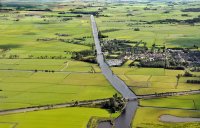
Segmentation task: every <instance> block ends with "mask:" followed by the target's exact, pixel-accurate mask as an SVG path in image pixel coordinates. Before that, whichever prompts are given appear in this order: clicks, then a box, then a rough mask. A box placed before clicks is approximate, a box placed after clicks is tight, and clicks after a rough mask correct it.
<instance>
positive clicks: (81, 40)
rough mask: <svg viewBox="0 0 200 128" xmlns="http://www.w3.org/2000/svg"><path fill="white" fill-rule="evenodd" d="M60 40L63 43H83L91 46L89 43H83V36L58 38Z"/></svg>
mask: <svg viewBox="0 0 200 128" xmlns="http://www.w3.org/2000/svg"><path fill="white" fill-rule="evenodd" d="M58 40H59V41H61V42H65V43H71V44H79V45H85V46H91V44H88V43H83V41H85V38H84V37H83V38H74V39H73V40H70V39H58Z"/></svg>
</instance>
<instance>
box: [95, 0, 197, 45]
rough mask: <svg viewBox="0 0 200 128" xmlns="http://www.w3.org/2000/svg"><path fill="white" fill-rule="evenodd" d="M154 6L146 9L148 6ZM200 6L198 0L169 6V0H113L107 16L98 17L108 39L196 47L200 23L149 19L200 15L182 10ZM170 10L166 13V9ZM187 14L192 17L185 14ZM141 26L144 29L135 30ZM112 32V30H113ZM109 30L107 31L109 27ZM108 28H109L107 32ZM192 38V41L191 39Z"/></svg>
mask: <svg viewBox="0 0 200 128" xmlns="http://www.w3.org/2000/svg"><path fill="white" fill-rule="evenodd" d="M145 7H146V8H150V9H151V10H144V8H145ZM190 7H192V8H198V7H199V4H198V3H189V4H177V5H174V6H171V7H170V6H168V5H167V4H166V3H164V2H163V3H162V2H157V3H156V2H155V3H152V4H149V5H148V4H140V3H138V4H130V3H124V4H110V5H109V6H107V9H106V10H104V11H103V13H102V14H103V15H105V17H99V18H98V19H97V21H98V25H99V29H100V30H101V31H103V34H105V35H107V36H108V39H124V40H132V41H140V40H142V41H144V42H146V43H147V46H149V47H151V46H152V44H154V43H156V44H157V45H163V44H164V43H165V44H166V46H167V47H192V46H193V45H194V44H195V45H198V46H200V44H199V40H200V38H199V36H198V33H200V31H199V25H198V24H197V25H196V26H191V25H188V24H170V23H169V24H148V23H146V22H151V21H156V20H164V19H178V20H185V19H192V18H194V17H198V12H182V11H181V10H182V9H185V8H190ZM166 11H167V12H169V13H165V12H166ZM182 14H187V15H188V17H184V16H182ZM134 28H139V29H140V31H134ZM113 29H114V31H111V32H109V31H108V30H113ZM106 30H107V31H108V32H107V31H106ZM104 31H106V32H104ZM188 42H190V43H188Z"/></svg>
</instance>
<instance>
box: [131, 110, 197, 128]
mask: <svg viewBox="0 0 200 128" xmlns="http://www.w3.org/2000/svg"><path fill="white" fill-rule="evenodd" d="M165 114H170V115H174V116H180V117H199V116H200V112H197V111H189V110H178V109H159V108H143V107H141V108H139V109H138V110H137V113H136V118H135V120H134V121H133V127H132V128H137V127H148V128H155V127H156V128H182V127H187V128H198V126H199V125H200V124H199V122H190V123H165V122H161V121H159V117H160V116H161V115H165Z"/></svg>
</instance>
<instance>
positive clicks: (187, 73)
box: [183, 71, 193, 77]
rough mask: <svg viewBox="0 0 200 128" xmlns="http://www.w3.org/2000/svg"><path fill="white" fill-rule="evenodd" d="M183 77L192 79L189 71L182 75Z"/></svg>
mask: <svg viewBox="0 0 200 128" xmlns="http://www.w3.org/2000/svg"><path fill="white" fill-rule="evenodd" d="M183 76H185V77H193V74H192V73H190V72H189V71H185V73H184V74H183Z"/></svg>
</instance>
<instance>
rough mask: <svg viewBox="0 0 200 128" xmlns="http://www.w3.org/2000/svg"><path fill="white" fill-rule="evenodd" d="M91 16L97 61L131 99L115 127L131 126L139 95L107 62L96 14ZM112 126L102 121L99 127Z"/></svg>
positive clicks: (127, 97) (110, 79)
mask: <svg viewBox="0 0 200 128" xmlns="http://www.w3.org/2000/svg"><path fill="white" fill-rule="evenodd" d="M90 18H91V25H92V33H93V38H94V42H95V46H96V51H97V62H98V64H99V67H100V68H101V71H102V73H103V75H104V76H105V77H106V79H107V80H108V81H109V82H110V83H111V84H112V86H113V87H114V88H115V89H116V90H117V91H118V92H120V93H121V94H122V96H123V97H124V98H126V99H128V100H129V101H128V103H127V105H126V107H125V109H124V111H123V112H122V113H121V115H120V116H119V117H118V118H116V119H115V121H114V126H115V128H130V127H131V122H132V120H133V118H134V115H135V112H136V110H137V106H138V102H137V101H136V100H133V99H137V96H136V95H135V94H134V93H133V92H132V91H131V90H130V89H129V88H128V87H127V85H126V84H125V83H124V81H122V80H121V79H120V78H119V77H117V76H116V75H115V74H113V72H112V70H111V69H110V67H109V66H108V64H107V63H106V62H105V58H104V56H103V54H102V51H101V45H100V41H99V38H98V29H97V25H96V22H95V19H94V16H93V15H91V17H90ZM111 127H112V126H111V124H109V123H106V122H104V123H100V124H99V126H98V128H111Z"/></svg>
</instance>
